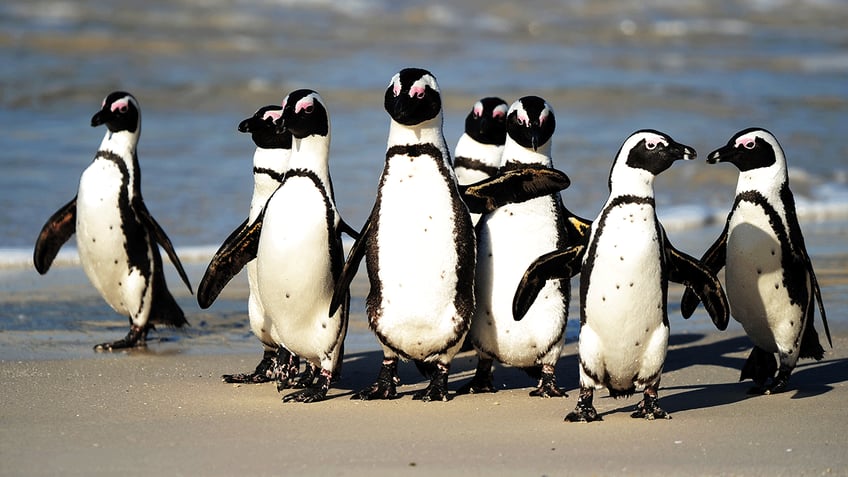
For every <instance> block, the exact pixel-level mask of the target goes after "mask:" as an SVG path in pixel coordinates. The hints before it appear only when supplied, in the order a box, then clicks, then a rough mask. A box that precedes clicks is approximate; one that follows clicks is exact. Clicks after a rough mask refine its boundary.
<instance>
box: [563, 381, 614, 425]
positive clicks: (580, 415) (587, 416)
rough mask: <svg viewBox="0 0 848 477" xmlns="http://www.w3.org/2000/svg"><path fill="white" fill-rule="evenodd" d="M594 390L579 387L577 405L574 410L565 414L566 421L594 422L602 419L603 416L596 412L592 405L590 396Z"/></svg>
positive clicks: (592, 395) (591, 396)
mask: <svg viewBox="0 0 848 477" xmlns="http://www.w3.org/2000/svg"><path fill="white" fill-rule="evenodd" d="M594 394H595V390H594V389H592V388H580V396H579V397H578V398H577V406H575V407H574V410H573V411H571V412H570V413H568V414H567V415H566V416H565V419H564V420H565V421H566V422H594V421H603V420H604V419H603V417H601V416H600V415H599V414H598V411H597V410H596V409H595V406H593V405H592V398H593V397H594Z"/></svg>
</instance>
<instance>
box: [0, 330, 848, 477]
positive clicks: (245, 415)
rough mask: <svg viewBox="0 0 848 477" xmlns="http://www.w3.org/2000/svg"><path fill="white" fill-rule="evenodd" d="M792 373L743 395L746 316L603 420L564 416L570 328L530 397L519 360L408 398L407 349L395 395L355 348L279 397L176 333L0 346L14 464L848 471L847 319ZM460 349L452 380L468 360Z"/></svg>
mask: <svg viewBox="0 0 848 477" xmlns="http://www.w3.org/2000/svg"><path fill="white" fill-rule="evenodd" d="M834 331H836V333H835V336H834V347H833V349H832V350H831V349H828V351H827V354H826V355H825V359H824V360H822V361H820V362H814V361H809V360H804V361H801V362H800V366H799V367H798V368H797V369H796V371H795V373H794V375H793V377H792V381H791V389H790V390H789V391H788V392H786V393H783V394H779V395H773V396H756V397H752V396H748V395H747V394H746V390H747V389H748V388H749V386H750V382H747V383H738V382H737V379H738V375H739V369H740V367H741V366H742V363H743V361H744V359H745V357H746V356H747V353H748V349H749V344H748V340H747V338H746V337H745V336H744V335H740V334H739V333H738V332H730V333H718V332H716V333H708V334H674V335H673V336H672V338H671V343H670V348H669V353H668V359H667V361H666V367H665V369H666V371H665V374H664V375H663V383H662V388H661V391H660V393H661V394H660V402H661V405H662V406H663V408H664V409H666V410H667V411H669V412H670V413H671V415H672V417H673V418H672V419H671V420H668V421H665V420H656V421H652V422H649V421H645V420H642V419H633V418H631V417H630V412H631V410H632V409H633V407H634V406H635V404H636V403H637V402H638V400H639V396H633V397H631V398H628V399H618V400H615V399H612V398H609V397H607V395H606V392H605V391H601V392H599V393H597V394H596V399H595V405H596V407H597V409H598V411H599V413H600V414H602V416H603V421H602V422H595V423H589V424H585V423H565V422H563V416H564V415H565V414H566V413H567V412H568V411H570V410H571V409H572V408H573V407H574V405H575V403H576V397H577V391H576V389H575V387H576V383H577V357H576V344H575V343H570V344H568V345H567V347H566V349H565V351H564V353H563V358H562V359H561V361H560V363H559V366H558V369H557V372H558V376H559V380H560V384H561V385H563V386H564V387H565V388H566V389H567V390H568V392H569V397H567V398H558V399H541V398H531V397H529V396H528V392H529V391H530V390H531V386H532V385H533V382H532V381H531V380H530V378H528V377H527V376H526V375H525V374H524V373H523V372H521V371H519V370H516V369H512V368H501V367H496V369H495V383H496V385H497V386H498V387H499V391H498V392H497V393H495V394H485V395H469V396H455V397H453V399H452V400H450V401H449V402H446V403H443V402H435V403H423V402H419V401H413V400H412V397H411V394H412V393H413V392H414V391H415V390H418V389H421V388H422V387H423V386H424V382H423V380H422V378H421V377H420V376H418V375H417V371H415V368H414V366H412V365H411V364H405V365H401V378H402V380H403V383H404V385H403V386H401V387H400V388H399V391H400V393H401V395H402V396H401V397H400V398H399V399H397V400H392V401H379V402H361V401H352V400H350V395H351V394H352V393H353V392H355V391H356V390H358V389H360V388H361V387H364V386H366V385H368V384H370V382H371V380H372V379H373V378H374V377H375V376H376V373H377V369H378V367H379V363H380V358H381V356H380V354H379V352H377V351H370V352H362V353H354V354H349V355H348V356H347V357H346V359H345V364H344V370H343V377H342V379H341V380H340V382H339V383H338V384H337V386H336V387H335V388H334V389H332V390H331V391H330V394H329V399H327V400H326V401H324V402H321V403H314V404H297V403H283V402H281V399H280V398H281V395H280V394H278V393H277V391H276V389H275V386H274V385H273V384H263V385H231V384H225V383H222V382H221V380H220V375H221V374H224V373H231V372H236V371H248V370H250V369H252V368H253V366H255V364H256V362H257V361H258V358H259V355H258V353H256V354H230V355H221V354H218V355H192V354H186V353H183V352H181V351H180V350H179V349H169V347H170V345H165V344H154V345H151V346H150V347H149V349H148V350H147V351H134V352H130V353H115V354H107V355H96V356H92V357H91V358H87V359H70V360H53V361H3V362H0V382H1V383H2V388H0V389H2V392H0V394H2V402H3V406H2V411H1V412H0V416H2V417H1V418H0V457H2V458H1V459H0V460H2V466H0V474H3V475H101V474H121V475H236V474H242V475H292V474H296V475H364V474H369V475H395V474H403V475H428V476H429V475H457V474H459V473H463V474H466V475H482V474H496V475H608V474H630V475H652V474H660V473H666V474H675V475H766V474H769V475H846V472H848V455H846V452H845V450H846V443H848V438H846V435H845V430H846V429H848V413H846V412H845V410H844V403H845V402H846V401H848V387H846V383H848V351H846V350H848V333H846V330H845V329H844V327H840V329H838V330H834ZM475 362H476V359H475V358H474V357H473V355H472V353H463V354H460V355H459V356H458V357H457V359H456V360H455V362H454V369H453V372H452V374H451V382H450V387H451V389H452V390H453V389H456V388H457V387H458V386H459V385H460V384H461V382H464V381H465V380H467V379H469V378H470V377H471V375H472V374H473V369H474V365H475Z"/></svg>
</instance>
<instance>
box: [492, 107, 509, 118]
mask: <svg viewBox="0 0 848 477" xmlns="http://www.w3.org/2000/svg"><path fill="white" fill-rule="evenodd" d="M504 116H506V111H504V110H503V109H501V108H498V109H495V110H494V111H492V117H493V118H502V117H504Z"/></svg>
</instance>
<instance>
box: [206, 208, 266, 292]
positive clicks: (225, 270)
mask: <svg viewBox="0 0 848 477" xmlns="http://www.w3.org/2000/svg"><path fill="white" fill-rule="evenodd" d="M263 219H264V211H263V213H262V214H260V215H259V217H257V218H256V220H255V221H254V222H253V223H252V224H248V222H247V220H245V221H244V222H243V223H242V224H241V226H239V227H238V228H237V229H235V230H234V231H233V232H232V233H231V234H230V236H229V237H227V240H225V241H224V243H223V244H222V245H221V247H220V248H219V249H218V251H217V252H215V256H213V257H212V261H211V262H209V266H207V267H206V273H204V274H203V279H202V280H200V285H199V286H198V287H197V304H198V305H200V307H201V308H203V309H206V308H209V307H210V306H212V303H214V302H215V299H216V298H218V295H219V294H220V293H221V290H223V289H224V287H225V286H227V283H229V282H230V280H232V278H233V277H234V276H236V274H237V273H238V272H240V271H241V269H242V268H244V266H245V265H246V264H247V262H249V261H251V260H253V259H254V258H256V253H257V252H258V250H259V234H260V232H261V231H262V221H263Z"/></svg>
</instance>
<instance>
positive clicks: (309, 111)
mask: <svg viewBox="0 0 848 477" xmlns="http://www.w3.org/2000/svg"><path fill="white" fill-rule="evenodd" d="M312 111H315V106H314V105H311V104H310V105H309V106H307V107H305V108H303V112H305V113H306V114H312Z"/></svg>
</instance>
